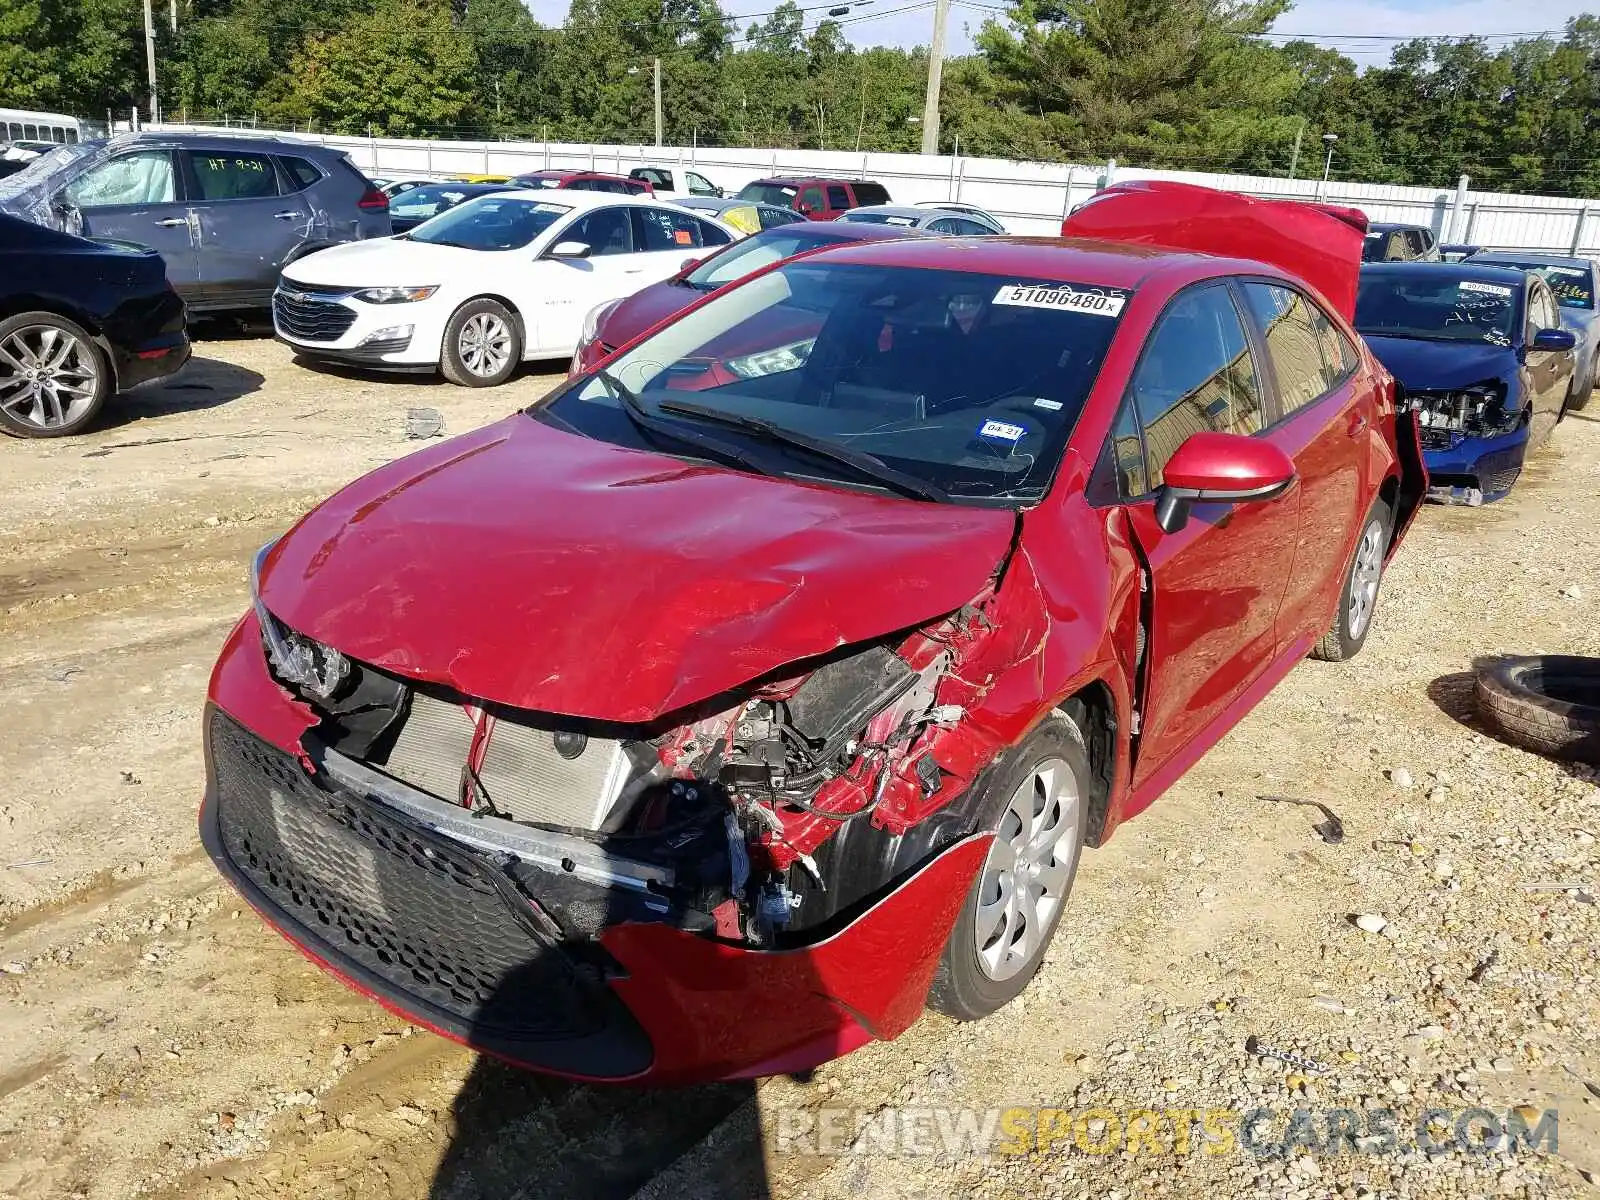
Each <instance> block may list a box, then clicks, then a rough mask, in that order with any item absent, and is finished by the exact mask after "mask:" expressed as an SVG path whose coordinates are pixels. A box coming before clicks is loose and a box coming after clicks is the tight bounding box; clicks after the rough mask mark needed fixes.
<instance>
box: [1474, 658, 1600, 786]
mask: <svg viewBox="0 0 1600 1200" xmlns="http://www.w3.org/2000/svg"><path fill="white" fill-rule="evenodd" d="M1477 696H1478V716H1479V718H1480V719H1481V720H1482V721H1483V723H1484V724H1485V725H1487V726H1488V727H1489V728H1490V729H1491V730H1493V731H1494V732H1495V733H1496V734H1498V735H1499V736H1500V737H1502V738H1504V739H1505V740H1506V741H1508V742H1511V743H1512V744H1513V745H1517V746H1521V747H1522V748H1523V749H1525V750H1532V751H1533V752H1534V753H1536V754H1544V755H1547V756H1549V757H1550V758H1563V759H1570V760H1574V761H1578V762H1588V763H1600V658H1579V657H1577V656H1574V655H1561V654H1545V655H1534V656H1532V657H1528V658H1505V659H1501V660H1500V661H1498V662H1496V663H1494V664H1493V665H1492V666H1487V667H1484V668H1482V669H1480V670H1479V671H1478V684H1477Z"/></svg>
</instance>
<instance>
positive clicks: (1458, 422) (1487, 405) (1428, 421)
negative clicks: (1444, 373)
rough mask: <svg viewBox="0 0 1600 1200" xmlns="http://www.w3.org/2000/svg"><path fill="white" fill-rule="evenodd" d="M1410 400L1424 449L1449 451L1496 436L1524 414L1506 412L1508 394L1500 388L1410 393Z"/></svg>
mask: <svg viewBox="0 0 1600 1200" xmlns="http://www.w3.org/2000/svg"><path fill="white" fill-rule="evenodd" d="M1408 398H1409V402H1410V405H1411V407H1412V408H1414V409H1415V410H1416V413H1417V422H1418V424H1419V425H1420V426H1421V429H1422V448H1423V449H1424V450H1447V449H1449V448H1450V447H1452V446H1454V445H1456V444H1457V443H1459V442H1461V441H1462V440H1463V439H1465V438H1481V437H1497V436H1499V435H1500V434H1504V433H1510V432H1512V431H1513V430H1515V429H1516V428H1517V426H1518V424H1520V423H1521V421H1522V413H1521V412H1518V411H1513V412H1507V411H1506V408H1505V393H1504V392H1503V390H1502V389H1501V388H1500V387H1499V386H1498V385H1494V386H1487V385H1486V386H1483V387H1475V388H1465V389H1462V390H1460V391H1452V392H1420V391H1419V392H1411V393H1408Z"/></svg>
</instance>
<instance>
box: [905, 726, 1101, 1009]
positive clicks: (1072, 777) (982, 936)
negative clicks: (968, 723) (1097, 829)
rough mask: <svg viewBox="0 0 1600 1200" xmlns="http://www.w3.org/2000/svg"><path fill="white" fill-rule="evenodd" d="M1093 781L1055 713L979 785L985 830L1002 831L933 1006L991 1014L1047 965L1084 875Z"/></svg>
mask: <svg viewBox="0 0 1600 1200" xmlns="http://www.w3.org/2000/svg"><path fill="white" fill-rule="evenodd" d="M1092 778H1093V776H1092V775H1091V773H1090V770H1089V752H1088V750H1087V749H1086V748H1085V747H1084V742H1083V736H1082V734H1081V733H1080V732H1079V731H1078V727H1077V726H1076V725H1074V724H1073V723H1072V721H1071V720H1070V719H1068V718H1067V717H1066V716H1064V715H1060V714H1056V715H1052V716H1051V717H1049V718H1048V719H1047V720H1046V721H1045V722H1044V723H1043V724H1041V725H1040V726H1039V727H1038V728H1037V729H1036V730H1034V731H1033V733H1031V734H1030V735H1029V736H1028V737H1027V738H1026V739H1025V740H1024V741H1022V742H1021V743H1020V744H1019V745H1017V746H1016V747H1014V748H1013V749H1011V750H1009V751H1007V752H1006V754H1005V755H1004V756H1002V758H1001V759H1000V761H999V762H998V763H996V764H995V766H994V768H992V769H991V770H990V771H988V772H987V773H986V774H985V776H984V778H983V780H981V781H980V782H979V784H978V786H979V787H980V788H982V789H983V790H984V794H983V796H982V798H981V799H980V801H979V805H978V811H979V812H980V814H982V815H981V820H982V822H983V824H982V825H981V828H984V829H988V830H992V831H993V832H994V835H995V837H994V842H993V843H992V844H991V845H990V847H989V856H988V858H987V859H985V860H984V864H983V869H982V870H981V871H980V872H979V873H978V878H977V879H976V880H975V881H974V882H973V885H972V890H971V891H970V892H969V893H968V895H967V900H966V903H965V904H964V905H963V906H962V908H961V913H960V915H959V916H958V917H957V918H956V923H955V927H954V928H953V929H952V930H951V932H950V940H949V941H948V942H947V943H946V944H945V948H944V955H943V957H942V958H941V959H940V960H939V970H938V973H937V975H935V977H934V981H933V986H932V988H931V989H930V991H929V993H928V1003H929V1004H930V1005H932V1006H933V1007H934V1008H936V1009H938V1010H939V1011H940V1012H943V1013H945V1014H947V1015H949V1016H952V1017H955V1018H957V1019H958V1020H963V1021H974V1020H977V1019H979V1018H980V1017H986V1016H988V1015H989V1014H990V1013H992V1012H994V1011H995V1010H996V1009H999V1008H1001V1007H1002V1006H1004V1005H1005V1004H1007V1003H1009V1002H1010V1001H1011V1000H1013V999H1015V998H1016V996H1017V995H1018V994H1020V993H1021V991H1022V989H1023V988H1025V987H1026V986H1027V985H1028V981H1029V980H1030V979H1032V978H1033V976H1034V974H1035V973H1036V972H1037V971H1038V969H1039V965H1040V963H1042V962H1043V961H1044V955H1045V951H1046V950H1047V949H1048V947H1049V945H1050V939H1051V938H1052V937H1053V936H1055V931H1056V926H1057V925H1058V924H1059V923H1060V921H1061V914H1062V913H1063V912H1064V911H1065V909H1066V904H1067V897H1068V896H1069V895H1070V894H1071V892H1072V882H1073V880H1074V879H1075V878H1076V877H1077V874H1078V860H1079V858H1080V856H1081V854H1082V851H1083V844H1084V840H1085V837H1086V834H1087V830H1088V817H1089V799H1090V796H1091V794H1092V793H1091V789H1090V781H1091V779H1092Z"/></svg>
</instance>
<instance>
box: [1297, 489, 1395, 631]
mask: <svg viewBox="0 0 1600 1200" xmlns="http://www.w3.org/2000/svg"><path fill="white" fill-rule="evenodd" d="M1392 519H1393V518H1392V517H1391V516H1390V513H1389V506H1388V504H1386V503H1384V501H1383V500H1382V499H1381V498H1380V499H1378V500H1374V501H1373V503H1372V508H1371V509H1370V510H1369V511H1368V512H1367V519H1366V520H1365V521H1363V522H1362V523H1361V536H1360V538H1358V539H1357V541H1356V551H1355V553H1354V554H1353V555H1351V556H1350V564H1349V565H1348V566H1347V567H1346V568H1345V572H1344V586H1343V587H1342V588H1340V589H1339V609H1338V611H1337V612H1335V613H1334V614H1333V625H1332V626H1331V627H1330V628H1329V629H1328V632H1327V633H1325V634H1323V635H1322V640H1321V641H1319V642H1318V643H1317V644H1316V645H1315V646H1314V647H1312V650H1311V654H1312V657H1314V658H1320V659H1322V661H1323V662H1343V661H1344V660H1345V659H1347V658H1354V657H1355V656H1356V655H1357V654H1358V653H1360V651H1361V647H1362V646H1364V645H1366V644H1367V634H1368V633H1370V632H1371V631H1372V619H1373V618H1374V617H1375V616H1376V615H1377V613H1378V593H1379V591H1380V589H1381V588H1382V586H1383V559H1384V555H1385V554H1387V553H1388V551H1389V522H1390V521H1391V520H1392Z"/></svg>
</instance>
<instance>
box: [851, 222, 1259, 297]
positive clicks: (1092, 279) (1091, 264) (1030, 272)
mask: <svg viewBox="0 0 1600 1200" xmlns="http://www.w3.org/2000/svg"><path fill="white" fill-rule="evenodd" d="M867 228H869V229H870V228H878V229H882V228H884V227H883V226H881V225H879V226H872V225H868V226H867ZM828 261H830V262H846V263H853V264H858V265H863V266H892V267H929V268H932V269H934V270H944V271H961V272H965V273H968V274H974V275H1010V276H1014V277H1015V278H1017V279H1048V280H1052V281H1055V282H1059V283H1080V284H1087V285H1089V286H1091V287H1116V288H1133V287H1137V286H1138V285H1139V284H1141V283H1143V282H1144V281H1145V280H1146V279H1148V278H1150V277H1151V276H1153V275H1156V274H1158V273H1162V272H1164V271H1167V270H1171V269H1174V268H1183V267H1188V268H1191V269H1192V268H1195V267H1198V266H1200V265H1202V264H1204V265H1206V266H1207V267H1208V268H1211V273H1213V274H1226V273H1228V272H1229V271H1230V270H1233V271H1236V272H1237V273H1240V274H1246V273H1249V274H1260V273H1263V267H1262V265H1261V264H1258V263H1249V262H1243V261H1238V260H1234V259H1227V258H1213V257H1211V256H1209V255H1203V254H1194V253H1191V252H1189V251H1186V250H1168V249H1165V248H1162V247H1158V246H1137V245H1132V244H1128V243H1122V242H1103V241H1094V240H1091V239H1087V238H1059V237H1055V238H1052V237H1013V236H1009V235H1005V234H989V235H983V236H974V237H910V238H897V237H888V238H877V239H872V240H863V241H862V242H861V243H860V244H859V245H856V246H841V247H839V248H838V249H836V250H829V251H828ZM1265 273H1270V274H1281V272H1278V271H1276V270H1274V269H1272V268H1266V271H1265Z"/></svg>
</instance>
